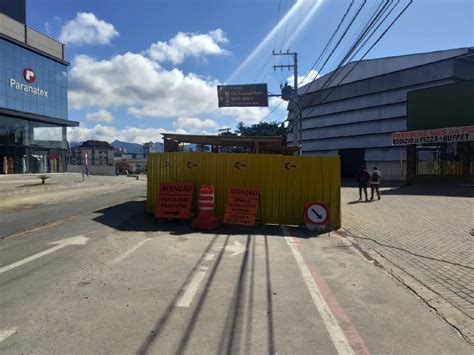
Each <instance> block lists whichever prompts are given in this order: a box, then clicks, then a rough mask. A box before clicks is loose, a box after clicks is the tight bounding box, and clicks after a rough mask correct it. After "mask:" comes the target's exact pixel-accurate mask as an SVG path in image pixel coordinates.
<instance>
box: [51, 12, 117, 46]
mask: <svg viewBox="0 0 474 355" xmlns="http://www.w3.org/2000/svg"><path fill="white" fill-rule="evenodd" d="M118 35H119V33H118V32H117V31H116V30H115V27H114V26H113V25H112V24H110V23H107V22H105V21H103V20H99V19H98V18H97V17H96V16H95V15H94V14H93V13H88V12H78V13H77V15H76V18H75V19H73V20H70V21H68V22H66V24H65V25H64V26H63V27H62V29H61V32H60V34H59V40H60V41H61V42H63V43H66V44H109V43H110V42H111V41H112V39H113V38H115V37H117V36H118Z"/></svg>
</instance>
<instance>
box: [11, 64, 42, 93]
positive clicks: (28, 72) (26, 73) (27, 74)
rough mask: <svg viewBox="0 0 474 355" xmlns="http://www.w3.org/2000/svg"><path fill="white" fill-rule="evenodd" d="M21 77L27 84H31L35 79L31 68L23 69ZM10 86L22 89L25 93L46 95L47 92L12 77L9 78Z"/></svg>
mask: <svg viewBox="0 0 474 355" xmlns="http://www.w3.org/2000/svg"><path fill="white" fill-rule="evenodd" d="M23 78H24V79H25V81H26V82H27V83H28V84H33V83H34V82H35V80H36V74H35V72H34V71H33V69H31V68H25V69H23ZM10 88H12V89H16V90H20V91H23V92H25V93H29V94H33V95H38V96H44V97H48V92H47V91H45V90H43V89H41V88H39V87H34V86H31V85H27V84H22V83H19V82H18V81H16V80H15V79H13V78H10Z"/></svg>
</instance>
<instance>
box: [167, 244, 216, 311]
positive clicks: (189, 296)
mask: <svg viewBox="0 0 474 355" xmlns="http://www.w3.org/2000/svg"><path fill="white" fill-rule="evenodd" d="M213 259H214V254H210V253H207V254H206V255H205V256H204V261H212V260H213ZM208 269H209V267H207V266H205V265H199V266H198V268H197V269H196V271H194V273H193V275H192V277H191V279H190V280H189V282H188V283H186V285H184V287H183V289H182V290H181V294H180V296H179V297H178V299H177V300H176V303H175V307H182V308H189V306H191V303H192V301H193V298H194V295H195V294H196V292H197V290H198V288H199V285H200V284H201V282H202V280H203V279H204V276H206V272H207V270H208Z"/></svg>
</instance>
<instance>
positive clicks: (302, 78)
mask: <svg viewBox="0 0 474 355" xmlns="http://www.w3.org/2000/svg"><path fill="white" fill-rule="evenodd" d="M320 76H321V75H320V74H319V72H318V71H317V70H314V69H311V70H310V71H309V72H308V73H306V74H305V75H298V87H302V86H303V85H306V84H308V83H310V82H312V81H313V80H315V79H317V78H319V77H320ZM286 81H287V82H288V85H291V86H293V75H292V76H289V77H288V79H286Z"/></svg>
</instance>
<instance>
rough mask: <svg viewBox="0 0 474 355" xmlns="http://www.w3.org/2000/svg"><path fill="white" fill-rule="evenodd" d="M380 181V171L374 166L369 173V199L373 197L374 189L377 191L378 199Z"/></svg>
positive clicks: (378, 196)
mask: <svg viewBox="0 0 474 355" xmlns="http://www.w3.org/2000/svg"><path fill="white" fill-rule="evenodd" d="M381 181H382V173H381V172H380V171H379V170H378V169H377V168H376V167H375V166H374V168H373V169H372V174H371V175H370V195H371V197H370V199H371V200H373V199H374V190H375V191H376V192H377V198H378V199H379V200H380V191H379V187H380V183H381Z"/></svg>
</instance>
